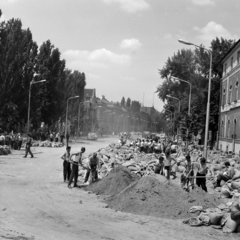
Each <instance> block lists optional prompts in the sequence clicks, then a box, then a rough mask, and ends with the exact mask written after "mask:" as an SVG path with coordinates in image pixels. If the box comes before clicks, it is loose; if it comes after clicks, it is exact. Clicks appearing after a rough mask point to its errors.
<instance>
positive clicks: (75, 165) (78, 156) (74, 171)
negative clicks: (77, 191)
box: [68, 147, 86, 188]
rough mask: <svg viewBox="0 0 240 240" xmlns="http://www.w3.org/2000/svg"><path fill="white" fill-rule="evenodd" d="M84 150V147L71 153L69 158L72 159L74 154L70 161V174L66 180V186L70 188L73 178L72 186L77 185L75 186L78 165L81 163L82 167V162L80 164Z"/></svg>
mask: <svg viewBox="0 0 240 240" xmlns="http://www.w3.org/2000/svg"><path fill="white" fill-rule="evenodd" d="M85 151H86V149H85V147H82V148H81V151H80V152H78V153H74V154H72V155H71V157H70V160H71V159H72V157H73V156H75V159H74V160H73V162H72V172H71V176H70V179H69V182H68V188H72V186H71V184H72V182H73V178H74V185H73V187H78V186H77V181H78V165H81V166H82V167H83V168H84V166H83V164H82V155H83V153H84V152H85Z"/></svg>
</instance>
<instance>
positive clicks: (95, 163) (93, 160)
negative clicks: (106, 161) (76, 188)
mask: <svg viewBox="0 0 240 240" xmlns="http://www.w3.org/2000/svg"><path fill="white" fill-rule="evenodd" d="M97 167H99V168H100V161H99V158H98V157H97V153H96V152H94V153H93V155H92V156H91V157H90V158H89V166H88V169H87V173H86V175H85V179H84V183H86V182H87V181H88V178H89V175H90V173H91V177H92V179H91V181H92V182H94V181H97V180H98V172H97Z"/></svg>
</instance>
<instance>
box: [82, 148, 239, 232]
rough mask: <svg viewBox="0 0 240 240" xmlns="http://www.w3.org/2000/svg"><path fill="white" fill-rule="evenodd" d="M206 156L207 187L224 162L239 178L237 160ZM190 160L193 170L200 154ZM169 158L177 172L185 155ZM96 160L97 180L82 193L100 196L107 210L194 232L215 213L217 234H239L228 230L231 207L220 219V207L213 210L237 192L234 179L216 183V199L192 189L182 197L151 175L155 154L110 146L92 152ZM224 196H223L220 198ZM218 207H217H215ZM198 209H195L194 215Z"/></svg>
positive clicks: (217, 154) (177, 187) (173, 184)
mask: <svg viewBox="0 0 240 240" xmlns="http://www.w3.org/2000/svg"><path fill="white" fill-rule="evenodd" d="M208 154H209V155H208V159H207V163H208V166H209V169H210V170H211V177H210V179H209V182H210V183H213V182H214V181H215V178H216V176H217V174H218V173H220V172H222V171H223V170H224V162H226V161H228V162H230V164H231V166H233V167H234V168H235V169H236V170H237V171H239V174H240V158H239V157H238V156H232V155H231V156H230V155H224V154H223V153H221V152H219V151H210V152H209V153H208ZM190 155H191V160H192V162H193V165H194V166H195V167H196V166H197V165H198V164H199V163H198V158H199V157H200V156H201V155H202V151H200V150H196V149H194V150H192V151H191V153H190ZM173 156H174V157H175V159H176V160H177V164H175V166H174V167H175V171H177V172H180V173H181V172H183V171H184V169H185V167H184V161H185V154H184V153H183V152H182V150H181V149H179V150H178V152H177V153H176V154H174V155H173ZM98 157H99V158H100V160H101V162H102V167H101V169H100V170H99V175H100V178H102V180H101V181H98V182H95V183H92V184H90V185H89V186H87V187H86V190H89V191H93V192H95V193H96V194H101V195H104V196H105V200H106V201H107V203H108V205H109V206H110V207H111V208H114V209H115V210H119V211H124V212H130V213H134V214H141V215H150V216H157V217H164V218H173V219H183V218H188V220H187V221H185V222H184V223H189V224H190V225H192V226H193V225H194V224H195V226H197V225H198V226H201V225H213V222H214V221H213V220H212V218H213V216H212V215H214V214H215V213H217V214H215V215H217V216H219V215H221V220H219V221H218V224H219V223H220V226H219V228H221V227H224V226H225V228H224V232H230V231H232V232H236V231H239V230H238V228H239V227H238V226H239V225H238V222H237V223H236V224H235V223H234V224H235V225H234V224H233V223H232V222H231V221H232V220H230V217H229V216H230V212H231V207H230V206H231V204H230V203H228V204H227V205H224V211H226V209H227V208H228V212H227V213H225V212H224V213H223V211H222V209H221V214H220V212H219V209H220V207H221V206H223V205H219V204H220V203H221V202H222V200H221V197H225V198H226V197H228V198H229V199H230V198H232V196H235V195H236V194H238V192H240V178H239V179H237V180H235V181H232V182H230V183H225V182H224V181H222V182H221V185H222V187H221V188H217V189H216V191H220V192H221V195H220V194H209V193H206V192H204V191H203V190H201V189H200V188H195V189H194V190H192V191H191V192H190V193H189V192H185V191H183V190H182V189H181V188H180V184H179V183H178V182H177V181H171V182H168V181H167V180H166V178H165V177H163V176H160V175H156V174H154V167H155V165H156V163H158V157H159V155H157V154H153V153H151V154H146V153H142V152H139V151H138V149H137V148H134V147H130V146H128V145H124V146H121V145H119V144H110V145H109V146H108V147H106V148H103V149H100V150H99V151H98ZM195 167H194V168H195ZM80 171H82V170H80ZM82 173H83V171H82ZM239 176H240V175H239ZM210 186H211V185H210ZM212 187H213V186H212ZM226 189H227V190H226ZM226 191H228V193H229V194H226V193H225V194H223V193H224V192H226ZM212 192H214V191H212ZM193 205H195V206H197V213H199V214H197V217H195V218H192V214H193V213H194V214H195V215H196V212H194V210H193V209H196V207H195V208H192V206H193ZM218 205H219V207H216V206H218ZM199 206H201V207H200V210H199ZM189 208H190V209H191V210H190V211H189ZM200 213H201V214H200ZM215 215H214V216H215ZM206 216H207V217H206ZM219 219H220V218H219ZM206 222H207V223H206ZM239 224H240V220H239ZM215 225H217V224H215ZM232 225H234V226H235V227H230V229H231V230H229V226H232ZM226 229H227V230H226ZM232 229H234V230H232Z"/></svg>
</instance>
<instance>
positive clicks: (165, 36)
mask: <svg viewBox="0 0 240 240" xmlns="http://www.w3.org/2000/svg"><path fill="white" fill-rule="evenodd" d="M163 37H164V38H165V39H171V38H172V37H173V36H172V34H170V33H166V34H165V35H164V36H163Z"/></svg>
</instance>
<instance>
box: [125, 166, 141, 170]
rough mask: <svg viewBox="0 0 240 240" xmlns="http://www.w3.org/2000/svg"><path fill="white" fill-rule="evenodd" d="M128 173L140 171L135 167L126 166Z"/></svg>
mask: <svg viewBox="0 0 240 240" xmlns="http://www.w3.org/2000/svg"><path fill="white" fill-rule="evenodd" d="M127 168H128V169H129V170H130V171H139V170H140V169H139V168H138V167H137V166H128V167H127Z"/></svg>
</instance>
